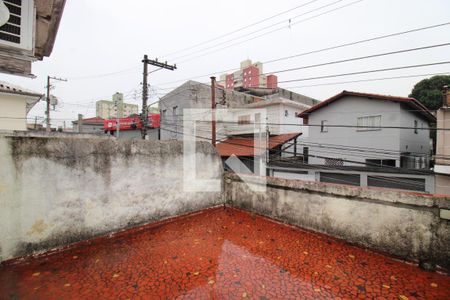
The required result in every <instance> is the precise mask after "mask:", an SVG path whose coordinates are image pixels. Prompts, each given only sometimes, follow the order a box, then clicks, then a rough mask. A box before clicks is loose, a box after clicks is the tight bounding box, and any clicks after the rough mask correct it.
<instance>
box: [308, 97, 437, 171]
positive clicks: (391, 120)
mask: <svg viewBox="0 0 450 300" xmlns="http://www.w3.org/2000/svg"><path fill="white" fill-rule="evenodd" d="M300 116H301V117H303V118H304V120H305V123H307V124H308V126H309V136H308V138H306V140H305V142H304V145H303V146H304V147H305V148H306V149H307V152H308V153H309V160H308V162H309V164H319V165H328V166H352V165H353V166H364V165H365V164H366V165H367V166H386V167H402V168H408V169H426V168H428V167H429V165H428V162H429V158H430V154H431V153H430V147H431V146H430V145H431V139H430V132H429V130H428V129H429V126H430V123H434V122H436V118H435V117H434V115H433V114H431V112H430V111H428V110H427V108H426V107H425V106H423V105H422V104H421V103H420V102H419V101H417V100H416V99H413V98H404V97H394V96H386V95H377V94H367V93H358V92H349V91H343V92H342V93H340V94H338V95H335V96H333V97H331V98H329V99H328V100H325V101H323V102H320V103H319V104H317V105H315V106H313V107H311V108H310V109H308V110H306V111H304V112H303V113H302V114H301V115H300Z"/></svg>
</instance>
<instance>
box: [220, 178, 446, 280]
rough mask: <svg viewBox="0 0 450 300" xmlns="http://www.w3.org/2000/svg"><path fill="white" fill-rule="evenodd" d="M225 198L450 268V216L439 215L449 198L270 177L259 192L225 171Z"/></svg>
mask: <svg viewBox="0 0 450 300" xmlns="http://www.w3.org/2000/svg"><path fill="white" fill-rule="evenodd" d="M241 176H242V177H244V178H245V179H246V180H249V181H251V180H252V176H244V175H241ZM225 199H226V201H227V203H228V204H229V205H231V206H233V207H237V208H242V209H246V210H250V211H254V212H256V213H260V214H263V215H266V216H268V217H270V218H274V219H278V220H281V221H283V222H286V223H289V224H293V225H297V226H300V227H302V228H307V229H310V230H313V231H317V232H321V233H325V234H328V235H330V236H334V237H337V238H341V239H344V240H346V241H348V242H351V243H355V244H358V245H360V246H363V247H366V248H369V249H375V250H378V251H382V252H385V253H389V254H391V255H395V256H398V257H401V258H404V259H407V260H411V261H415V262H419V263H422V264H426V265H429V266H430V267H432V268H434V267H436V266H439V267H442V268H445V269H447V270H448V271H450V243H449V236H450V222H449V221H448V220H444V219H441V218H440V216H439V209H440V208H443V207H447V206H448V205H449V204H450V199H449V198H445V197H435V196H429V195H428V196H427V195H420V194H417V193H406V192H401V191H389V190H385V189H376V188H359V187H351V186H345V185H337V184H323V183H315V182H304V181H300V180H286V179H280V178H271V177H268V178H267V190H266V191H265V192H253V191H252V190H251V189H249V188H248V185H247V184H246V183H244V182H243V181H242V180H241V178H239V177H238V176H237V175H235V174H227V175H226V179H225Z"/></svg>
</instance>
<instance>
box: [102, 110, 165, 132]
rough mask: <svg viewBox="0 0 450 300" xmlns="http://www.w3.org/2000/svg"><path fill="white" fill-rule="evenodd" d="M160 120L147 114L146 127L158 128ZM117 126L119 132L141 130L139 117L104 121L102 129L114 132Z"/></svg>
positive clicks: (155, 115) (157, 116) (156, 116)
mask: <svg viewBox="0 0 450 300" xmlns="http://www.w3.org/2000/svg"><path fill="white" fill-rule="evenodd" d="M160 120H161V119H160V116H159V114H149V115H148V127H151V128H159V126H160ZM117 124H119V130H135V129H141V128H142V122H141V119H140V117H133V118H118V119H109V120H104V122H103V129H104V130H106V131H115V130H117Z"/></svg>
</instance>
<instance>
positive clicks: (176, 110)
mask: <svg viewBox="0 0 450 300" xmlns="http://www.w3.org/2000/svg"><path fill="white" fill-rule="evenodd" d="M177 112H178V106H174V107H173V108H172V114H173V115H174V116H176V115H177Z"/></svg>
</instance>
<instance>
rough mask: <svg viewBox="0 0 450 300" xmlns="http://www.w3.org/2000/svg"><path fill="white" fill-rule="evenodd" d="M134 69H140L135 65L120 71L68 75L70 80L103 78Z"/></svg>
mask: <svg viewBox="0 0 450 300" xmlns="http://www.w3.org/2000/svg"><path fill="white" fill-rule="evenodd" d="M132 70H133V71H137V70H138V66H135V67H132V68H128V69H124V70H120V71H115V72H110V73H101V74H93V75H86V76H77V77H68V78H69V79H70V80H83V79H94V78H103V77H108V76H113V75H118V74H122V73H130V71H132Z"/></svg>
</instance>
